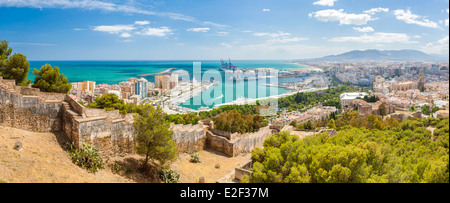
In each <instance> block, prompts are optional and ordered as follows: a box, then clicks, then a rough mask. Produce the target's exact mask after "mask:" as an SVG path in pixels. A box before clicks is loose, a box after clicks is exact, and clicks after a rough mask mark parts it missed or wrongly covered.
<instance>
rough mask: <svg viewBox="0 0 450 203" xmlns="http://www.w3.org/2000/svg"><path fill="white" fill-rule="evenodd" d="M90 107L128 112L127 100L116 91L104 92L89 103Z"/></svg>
mask: <svg viewBox="0 0 450 203" xmlns="http://www.w3.org/2000/svg"><path fill="white" fill-rule="evenodd" d="M87 107H88V108H96V109H105V110H107V111H115V110H119V111H120V113H127V112H126V111H127V108H126V106H125V102H124V101H123V100H122V99H120V98H119V97H118V96H117V95H116V94H114V93H107V94H103V95H102V96H100V97H97V99H95V102H94V103H89V104H88V105H87Z"/></svg>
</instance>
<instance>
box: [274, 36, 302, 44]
mask: <svg viewBox="0 0 450 203" xmlns="http://www.w3.org/2000/svg"><path fill="white" fill-rule="evenodd" d="M305 40H308V38H305V37H292V38H288V37H286V38H276V39H271V40H268V41H267V43H281V44H285V43H288V42H299V41H305Z"/></svg>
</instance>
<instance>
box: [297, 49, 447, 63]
mask: <svg viewBox="0 0 450 203" xmlns="http://www.w3.org/2000/svg"><path fill="white" fill-rule="evenodd" d="M296 61H299V62H319V61H324V62H325V61H329V62H362V61H395V62H401V61H410V62H434V61H448V56H447V57H446V56H439V55H430V54H426V53H423V52H421V51H417V50H387V51H380V50H376V49H369V50H365V51H359V50H355V51H350V52H347V53H343V54H339V55H331V56H325V57H323V58H315V59H303V60H296Z"/></svg>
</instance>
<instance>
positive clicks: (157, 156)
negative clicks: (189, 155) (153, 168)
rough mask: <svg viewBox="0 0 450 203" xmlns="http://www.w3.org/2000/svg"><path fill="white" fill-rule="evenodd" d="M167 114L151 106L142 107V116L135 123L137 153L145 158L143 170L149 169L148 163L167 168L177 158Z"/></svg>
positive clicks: (138, 116) (136, 118)
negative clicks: (151, 162) (166, 118)
mask: <svg viewBox="0 0 450 203" xmlns="http://www.w3.org/2000/svg"><path fill="white" fill-rule="evenodd" d="M165 117H166V115H165V113H164V112H163V111H162V109H161V108H160V107H157V108H154V107H153V106H151V105H143V106H142V114H141V115H137V116H136V117H135V121H134V124H133V126H134V129H135V133H136V141H137V147H136V151H137V153H138V154H140V155H144V156H145V161H144V164H143V168H146V167H147V163H148V161H149V160H150V159H151V160H152V161H157V162H158V163H156V162H153V163H155V164H157V165H159V166H161V167H165V166H166V164H167V163H170V162H171V161H173V160H174V159H175V158H176V155H177V148H176V147H175V142H174V141H173V140H172V135H173V131H171V130H170V123H169V122H168V121H166V120H165Z"/></svg>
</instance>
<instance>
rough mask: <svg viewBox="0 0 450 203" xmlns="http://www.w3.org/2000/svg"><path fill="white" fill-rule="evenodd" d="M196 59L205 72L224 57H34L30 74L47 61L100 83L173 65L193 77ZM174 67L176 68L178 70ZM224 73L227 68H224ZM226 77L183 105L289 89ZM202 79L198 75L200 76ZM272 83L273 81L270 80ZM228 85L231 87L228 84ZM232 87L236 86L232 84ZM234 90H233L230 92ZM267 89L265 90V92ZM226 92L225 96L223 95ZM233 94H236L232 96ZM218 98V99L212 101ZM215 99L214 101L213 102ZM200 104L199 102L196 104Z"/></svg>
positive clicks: (251, 64)
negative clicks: (212, 58)
mask: <svg viewBox="0 0 450 203" xmlns="http://www.w3.org/2000/svg"><path fill="white" fill-rule="evenodd" d="M193 62H201V65H202V66H201V67H202V71H201V72H202V74H203V73H204V72H206V71H208V70H217V69H218V68H219V67H220V61H219V60H217V61H30V74H29V75H28V79H31V80H32V81H34V75H33V74H32V72H33V70H34V69H35V68H36V69H40V68H41V67H42V66H44V65H45V64H50V65H52V67H54V66H58V67H59V69H60V73H63V74H64V75H65V76H67V78H68V79H69V82H83V81H88V80H89V81H96V82H97V84H118V83H119V82H122V81H126V80H127V79H129V78H133V77H137V75H140V74H147V73H158V72H162V71H165V70H167V69H169V68H175V70H185V71H187V72H188V73H189V74H190V78H191V79H192V75H193V74H192V73H193ZM232 63H233V65H235V66H238V67H239V68H242V69H243V68H275V69H278V70H301V69H307V68H308V67H305V66H302V65H297V64H289V63H285V62H284V61H232ZM175 70H174V71H175ZM221 73H223V72H221ZM222 75H223V80H222V91H220V86H216V87H212V88H211V89H210V90H209V91H206V92H204V93H202V94H201V95H199V96H197V97H194V98H193V99H191V100H190V101H187V102H186V103H185V104H182V105H181V106H185V107H189V108H193V109H198V108H200V107H202V106H209V107H213V106H214V104H220V103H228V102H231V101H234V100H236V99H237V98H239V97H247V98H261V97H268V96H273V95H279V94H283V93H286V92H288V91H289V90H286V89H284V88H278V87H267V88H266V91H264V90H263V89H262V88H260V87H261V86H260V85H259V84H258V83H257V82H256V81H251V82H247V81H245V82H244V81H238V82H233V81H228V80H225V79H224V77H225V76H224V74H222ZM145 78H146V79H147V80H149V81H151V82H154V81H155V77H154V76H148V77H145ZM196 79H197V80H199V79H198V78H196ZM293 80H294V81H295V80H296V79H294V78H280V79H279V83H282V82H292V81H293ZM268 83H269V82H268ZM226 87H227V88H226ZM229 87H232V88H229ZM230 91H233V92H231V93H230ZM264 92H265V93H264ZM220 93H222V94H223V95H224V97H223V98H219V97H220V96H221V94H220ZM230 95H233V96H230ZM198 97H200V98H206V100H205V99H204V100H205V101H207V102H206V103H207V104H205V102H202V104H200V105H198V103H194V101H198V99H199V98H198ZM211 100H214V102H211ZM209 103H212V104H209ZM194 104H197V105H194Z"/></svg>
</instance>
